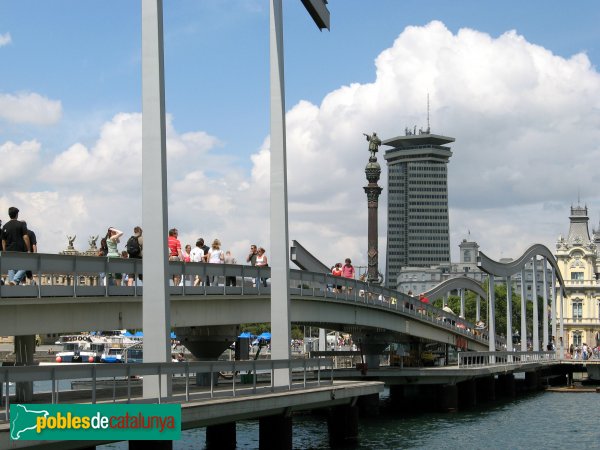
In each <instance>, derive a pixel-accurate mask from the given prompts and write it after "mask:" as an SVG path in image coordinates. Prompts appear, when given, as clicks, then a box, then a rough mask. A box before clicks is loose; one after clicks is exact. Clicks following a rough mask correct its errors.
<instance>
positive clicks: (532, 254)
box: [477, 244, 565, 354]
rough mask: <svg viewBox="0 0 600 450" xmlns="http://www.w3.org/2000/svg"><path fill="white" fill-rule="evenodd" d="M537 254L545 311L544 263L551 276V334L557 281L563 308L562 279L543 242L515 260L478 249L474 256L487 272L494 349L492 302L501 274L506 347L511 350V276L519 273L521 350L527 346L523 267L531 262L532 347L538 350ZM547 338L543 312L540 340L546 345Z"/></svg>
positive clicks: (545, 319) (561, 346)
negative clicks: (498, 258) (504, 259)
mask: <svg viewBox="0 0 600 450" xmlns="http://www.w3.org/2000/svg"><path fill="white" fill-rule="evenodd" d="M538 257H541V262H542V278H543V309H542V310H543V311H546V309H547V306H548V279H547V278H548V276H547V275H548V269H547V265H548V264H549V265H550V269H551V273H552V276H551V278H552V280H551V283H552V284H551V285H552V289H551V290H550V292H551V294H552V298H551V309H552V314H551V315H552V335H553V336H556V335H557V333H556V311H557V309H556V305H557V302H556V290H557V289H556V283H557V282H558V287H559V289H558V291H559V293H560V307H561V310H562V303H563V298H564V293H565V283H564V280H563V278H562V275H561V273H560V269H559V267H558V264H557V262H556V259H555V258H554V255H553V254H552V252H551V251H550V250H549V249H548V247H546V246H545V245H542V244H533V245H531V246H530V247H529V248H528V249H527V250H525V252H523V254H522V255H521V256H519V257H518V258H517V259H516V260H513V261H509V262H500V261H495V260H493V259H492V258H490V257H488V256H487V255H486V254H485V253H483V252H479V256H478V259H477V265H478V266H479V268H480V269H481V270H482V271H484V272H486V273H487V274H489V275H490V276H489V290H488V300H489V304H488V311H489V332H490V336H491V339H490V342H489V346H490V350H491V351H493V350H495V343H494V342H492V341H493V338H494V336H495V329H494V327H495V324H494V321H495V317H494V309H495V308H494V305H495V293H494V283H495V279H496V278H497V277H499V278H504V280H505V282H506V287H507V294H506V297H507V308H506V309H507V321H506V322H507V323H506V328H507V329H506V336H507V349H508V350H509V351H512V281H511V277H513V276H515V275H517V274H520V278H521V350H522V351H526V350H527V322H526V321H527V317H526V311H527V309H526V301H527V296H526V284H527V278H526V273H525V272H526V267H527V265H528V264H531V283H532V294H531V295H532V302H533V350H534V351H539V350H540V348H539V347H540V342H539V336H538V328H539V318H538V298H537V274H538ZM560 336H561V338H560V350H561V354H563V352H564V349H563V342H564V327H563V323H562V314H561V326H560ZM550 343H551V342H550V340H549V339H548V315H547V314H545V313H544V314H543V340H542V346H543V347H544V348H546V347H547V346H548V345H549V344H550Z"/></svg>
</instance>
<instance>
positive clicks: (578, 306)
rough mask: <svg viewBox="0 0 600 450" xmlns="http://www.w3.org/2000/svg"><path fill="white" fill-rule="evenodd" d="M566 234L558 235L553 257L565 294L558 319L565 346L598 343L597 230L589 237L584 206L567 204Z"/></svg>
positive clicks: (599, 233) (599, 262)
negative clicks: (561, 319)
mask: <svg viewBox="0 0 600 450" xmlns="http://www.w3.org/2000/svg"><path fill="white" fill-rule="evenodd" d="M569 220H570V226H569V234H568V235H567V237H566V238H564V237H563V236H562V235H561V236H559V238H558V241H557V243H556V259H557V262H558V266H559V268H560V271H561V273H562V276H563V278H564V280H565V285H566V294H565V298H564V300H563V307H562V311H561V308H560V305H557V310H558V318H560V317H561V316H562V317H563V319H564V332H565V340H566V342H565V348H567V349H569V348H570V346H571V344H572V345H573V347H575V348H576V347H581V346H582V345H583V344H584V343H585V344H587V345H589V346H593V347H596V346H598V345H600V341H599V339H600V334H599V332H600V273H599V272H600V253H599V250H598V249H599V244H600V229H599V230H594V231H593V235H592V237H591V238H590V233H589V228H588V222H589V218H588V210H587V206H583V207H582V206H580V205H578V206H575V207H571V215H570V216H569Z"/></svg>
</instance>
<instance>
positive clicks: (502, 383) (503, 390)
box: [496, 373, 516, 398]
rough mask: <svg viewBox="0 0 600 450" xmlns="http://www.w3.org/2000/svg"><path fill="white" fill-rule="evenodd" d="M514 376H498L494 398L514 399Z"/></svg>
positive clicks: (510, 374)
mask: <svg viewBox="0 0 600 450" xmlns="http://www.w3.org/2000/svg"><path fill="white" fill-rule="evenodd" d="M515 395H516V385H515V376H514V375H513V374H512V373H508V374H505V375H498V381H497V383H496V397H504V398H515Z"/></svg>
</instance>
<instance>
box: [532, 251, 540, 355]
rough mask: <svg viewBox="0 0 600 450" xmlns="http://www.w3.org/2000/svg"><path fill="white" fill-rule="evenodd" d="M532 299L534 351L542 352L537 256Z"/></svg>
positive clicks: (534, 267) (534, 259)
mask: <svg viewBox="0 0 600 450" xmlns="http://www.w3.org/2000/svg"><path fill="white" fill-rule="evenodd" d="M531 271H532V274H531V285H532V287H531V299H532V301H533V351H534V352H539V351H540V330H539V328H540V319H539V314H538V298H537V256H535V255H534V256H533V258H532V260H531Z"/></svg>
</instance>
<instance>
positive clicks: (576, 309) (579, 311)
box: [573, 299, 583, 320]
mask: <svg viewBox="0 0 600 450" xmlns="http://www.w3.org/2000/svg"><path fill="white" fill-rule="evenodd" d="M582 318H583V300H580V299H575V300H573V320H581V319H582Z"/></svg>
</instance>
